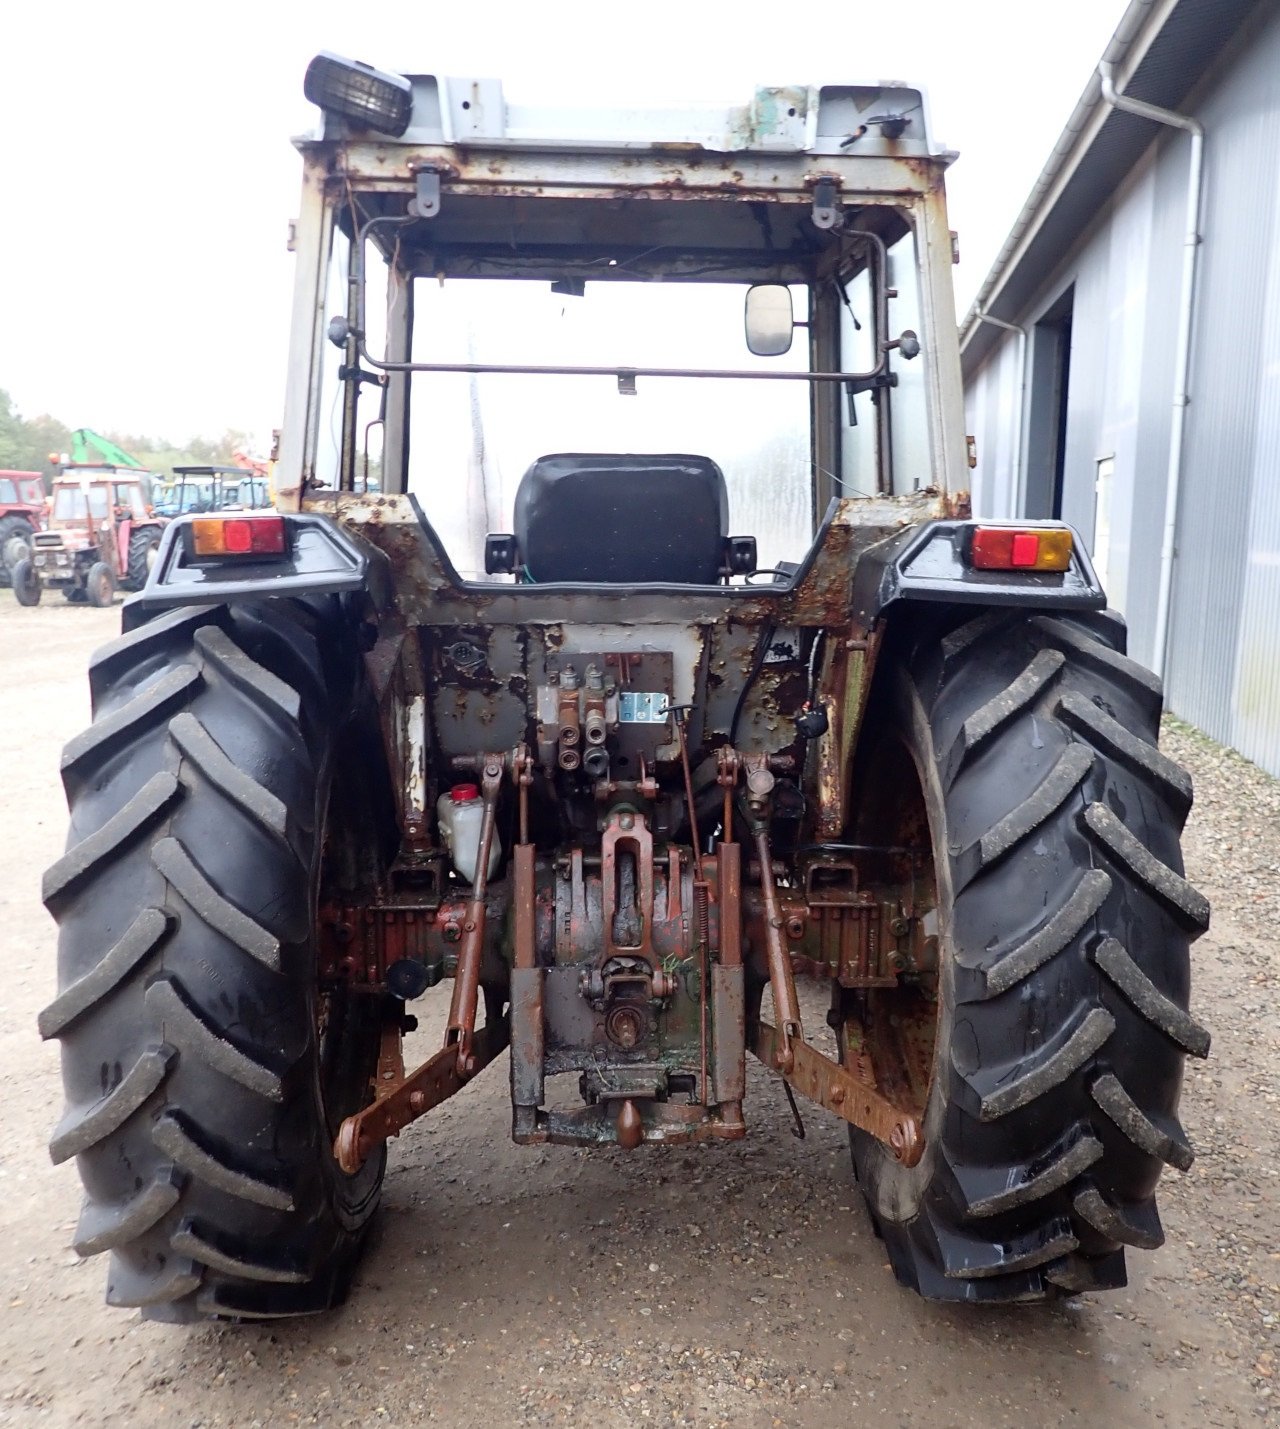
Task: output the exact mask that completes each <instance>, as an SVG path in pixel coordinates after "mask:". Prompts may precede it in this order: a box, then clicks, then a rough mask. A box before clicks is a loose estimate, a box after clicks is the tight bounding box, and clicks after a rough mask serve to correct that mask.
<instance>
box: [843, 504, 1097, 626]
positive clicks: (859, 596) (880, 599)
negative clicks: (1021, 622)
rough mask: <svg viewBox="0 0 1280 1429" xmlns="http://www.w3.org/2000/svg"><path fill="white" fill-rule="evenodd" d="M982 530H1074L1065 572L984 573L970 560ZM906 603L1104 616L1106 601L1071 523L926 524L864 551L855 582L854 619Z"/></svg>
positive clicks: (864, 618)
mask: <svg viewBox="0 0 1280 1429" xmlns="http://www.w3.org/2000/svg"><path fill="white" fill-rule="evenodd" d="M978 526H983V527H990V526H1014V527H1018V528H1020V529H1027V528H1032V527H1034V528H1035V529H1036V530H1047V529H1051V530H1071V535H1072V543H1071V564H1070V565H1069V566H1068V567H1067V569H1066V570H1065V571H1007V572H1006V571H980V570H975V569H974V568H973V567H972V566H971V565H970V564H969V563H968V562H967V561H966V559H965V556H964V552H965V551H966V549H967V547H968V542H969V540H970V533H971V532H972V531H973V530H974V529H975V528H976V527H978ZM903 601H934V602H938V601H941V602H944V603H947V604H960V605H986V606H1000V605H1003V606H1024V607H1026V608H1028V609H1031V610H1037V611H1045V610H1103V609H1105V608H1106V604H1107V596H1106V592H1105V591H1104V590H1103V589H1102V585H1101V583H1100V582H1099V580H1098V577H1097V575H1096V573H1095V572H1094V569H1093V563H1092V562H1091V561H1090V559H1089V553H1088V551H1086V550H1085V547H1084V543H1083V542H1082V541H1081V539H1080V537H1079V535H1078V533H1077V532H1075V531H1074V530H1072V528H1070V527H1069V526H1067V524H1066V522H1064V521H1040V520H1035V521H1031V520H1024V521H950V520H944V521H927V522H925V523H924V524H923V525H920V526H912V527H910V528H908V529H907V530H905V531H903V532H902V533H901V534H899V535H897V536H893V537H891V538H890V539H889V540H887V541H881V542H879V543H878V544H877V545H875V546H872V547H870V548H869V549H868V550H867V551H865V552H864V553H863V555H862V556H861V558H860V559H859V561H858V566H857V570H856V572H855V573H854V581H853V608H854V617H855V619H858V620H861V621H863V622H864V623H866V624H868V625H870V624H871V623H872V622H873V621H874V620H875V619H876V618H877V617H878V616H879V615H881V614H882V613H883V612H884V611H885V610H887V609H888V608H889V607H890V606H893V605H897V604H899V603H900V602H903Z"/></svg>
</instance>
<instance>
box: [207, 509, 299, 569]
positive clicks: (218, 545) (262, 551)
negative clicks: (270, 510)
mask: <svg viewBox="0 0 1280 1429" xmlns="http://www.w3.org/2000/svg"><path fill="white" fill-rule="evenodd" d="M284 549H285V545H284V517H283V516H214V517H197V518H196V519H195V520H194V521H192V523H191V552H192V555H194V556H195V557H196V558H197V559H199V558H200V557H205V558H207V557H210V556H282V555H284Z"/></svg>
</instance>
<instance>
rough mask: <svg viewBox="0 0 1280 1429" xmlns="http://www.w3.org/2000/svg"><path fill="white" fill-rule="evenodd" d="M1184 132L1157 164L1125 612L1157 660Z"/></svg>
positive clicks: (1139, 656) (1132, 635) (1133, 646)
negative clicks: (1157, 608)
mask: <svg viewBox="0 0 1280 1429" xmlns="http://www.w3.org/2000/svg"><path fill="white" fill-rule="evenodd" d="M1189 158H1190V144H1189V143H1188V141H1187V138H1186V137H1185V136H1184V135H1180V134H1167V135H1166V137H1165V141H1164V143H1163V144H1162V145H1161V148H1160V151H1159V158H1158V160H1157V162H1156V164H1155V166H1154V169H1153V172H1152V201H1151V241H1150V243H1149V245H1148V253H1149V255H1150V270H1149V272H1148V274H1147V285H1146V286H1147V304H1146V312H1145V314H1144V331H1143V336H1142V377H1141V390H1140V392H1139V394H1138V428H1137V440H1136V442H1135V444H1134V469H1133V516H1132V521H1131V527H1130V541H1129V564H1128V578H1127V582H1126V585H1127V589H1126V600H1125V608H1124V613H1125V619H1126V620H1127V621H1128V622H1129V650H1130V652H1131V653H1132V655H1133V657H1134V659H1135V660H1141V661H1142V662H1143V664H1145V665H1151V664H1153V663H1154V650H1153V642H1154V640H1155V626H1156V604H1157V590H1158V587H1159V582H1160V542H1161V536H1162V532H1163V529H1164V501H1165V482H1166V479H1167V477H1168V472H1169V439H1170V435H1171V432H1172V417H1173V405H1172V402H1173V359H1174V356H1175V353H1174V348H1175V346H1176V343H1177V333H1178V304H1177V299H1176V297H1171V296H1170V295H1176V294H1177V292H1178V289H1179V284H1180V282H1181V277H1182V238H1183V233H1184V231H1185V228H1186V201H1187V162H1188V160H1189Z"/></svg>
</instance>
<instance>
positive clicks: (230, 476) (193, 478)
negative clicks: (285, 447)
mask: <svg viewBox="0 0 1280 1429" xmlns="http://www.w3.org/2000/svg"><path fill="white" fill-rule="evenodd" d="M258 465H259V466H261V467H262V470H261V471H255V470H254V469H253V468H252V467H246V466H175V467H174V469H173V475H174V480H173V481H172V482H171V483H168V484H166V485H165V486H164V487H163V488H161V489H160V490H158V491H157V492H155V493H154V494H155V498H156V499H155V501H154V503H153V508H152V509H153V510H154V511H155V513H156V515H158V516H168V517H174V516H188V515H195V514H200V513H205V512H209V511H240V510H249V511H252V510H257V509H258V508H259V507H264V506H270V505H271V485H270V481H269V479H268V477H267V475H266V474H265V471H266V468H265V464H264V463H259V464H258Z"/></svg>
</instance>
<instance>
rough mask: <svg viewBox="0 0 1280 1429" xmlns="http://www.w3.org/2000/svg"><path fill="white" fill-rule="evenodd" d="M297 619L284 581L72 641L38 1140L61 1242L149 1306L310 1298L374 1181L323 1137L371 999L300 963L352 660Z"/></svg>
mask: <svg viewBox="0 0 1280 1429" xmlns="http://www.w3.org/2000/svg"><path fill="white" fill-rule="evenodd" d="M320 634H321V626H320V624H319V623H318V621H317V619H316V617H315V615H314V614H313V613H312V612H311V611H309V610H307V609H305V608H303V607H301V606H298V605H295V604H292V603H289V602H283V601H269V602H264V603H262V604H261V605H260V606H258V607H246V608H236V609H229V608H227V607H225V606H218V607H203V608H200V609H195V610H182V611H174V612H170V613H168V614H165V615H162V616H160V617H159V618H157V619H156V620H154V621H152V622H151V623H150V624H147V625H144V626H142V627H141V628H140V629H138V630H136V631H134V632H133V633H131V634H128V635H125V636H123V637H122V638H121V639H119V640H117V641H116V642H115V643H114V644H112V645H108V646H107V647H105V649H103V650H101V651H100V652H99V653H98V654H97V655H96V656H95V658H94V660H93V663H92V666H91V671H90V683H91V690H92V696H93V706H94V719H93V723H92V725H91V726H90V728H89V729H88V730H86V731H85V732H84V733H83V734H82V735H80V736H78V737H77V738H76V739H74V740H72V741H71V743H70V744H69V745H68V746H67V748H66V750H65V752H64V755H63V762H62V774H63V782H64V784H65V786H66V790H67V797H68V802H69V804H70V808H71V832H70V836H69V839H68V849H67V853H66V854H65V855H64V856H63V858H62V859H60V860H59V862H58V863H56V864H55V865H54V866H53V867H52V868H51V869H50V870H49V871H48V873H47V874H46V875H45V882H44V896H45V902H46V903H47V905H48V906H49V908H50V910H51V911H52V913H53V915H54V917H55V918H56V919H57V921H58V924H59V940H58V987H59V993H58V997H57V999H56V1000H55V1001H54V1002H53V1003H52V1004H51V1005H50V1006H49V1007H48V1008H46V1010H45V1011H44V1013H43V1014H42V1015H41V1018H40V1031H41V1033H42V1035H44V1036H45V1037H58V1038H60V1039H61V1042H62V1067H63V1082H64V1087H65V1092H66V1103H67V1106H66V1113H65V1115H64V1117H63V1119H62V1121H61V1122H60V1123H59V1125H58V1127H57V1128H56V1130H55V1132H54V1134H53V1139H52V1143H51V1152H52V1155H53V1159H54V1160H55V1161H59V1162H60V1161H64V1160H67V1159H68V1158H70V1157H72V1156H74V1157H76V1158H77V1162H78V1166H79V1171H80V1176H81V1179H82V1181H83V1183H84V1188H85V1204H84V1211H83V1214H82V1215H81V1218H80V1223H79V1226H78V1227H77V1230H76V1233H75V1237H74V1242H73V1243H74V1246H75V1248H76V1250H77V1251H79V1252H80V1253H81V1254H82V1255H92V1254H96V1253H98V1252H101V1251H107V1252H109V1253H110V1256H111V1264H110V1270H109V1272H108V1278H107V1300H108V1302H109V1303H110V1304H113V1305H122V1306H140V1307H141V1308H142V1310H143V1313H144V1315H147V1316H149V1317H152V1318H157V1319H168V1320H188V1319H194V1318H199V1317H203V1316H235V1317H254V1316H280V1315H291V1314H301V1313H307V1312H311V1311H319V1310H323V1309H325V1308H327V1307H328V1306H330V1305H332V1304H333V1303H335V1302H336V1301H337V1300H338V1299H340V1298H341V1296H342V1294H343V1293H344V1291H345V1287H346V1284H347V1280H348V1277H349V1275H350V1273H351V1270H352V1268H353V1266H354V1263H355V1259H356V1255H357V1252H358V1249H359V1246H360V1242H361V1237H362V1234H363V1232H364V1229H365V1227H366V1226H367V1224H368V1222H369V1218H370V1216H371V1215H372V1214H373V1211H374V1208H375V1206H376V1204H377V1201H378V1196H379V1190H380V1187H381V1182H382V1174H383V1166H384V1158H383V1156H382V1154H381V1153H379V1154H378V1155H376V1156H374V1157H372V1158H371V1159H370V1160H369V1162H368V1163H366V1165H365V1166H364V1167H363V1168H362V1170H361V1171H360V1172H359V1173H357V1174H356V1175H354V1176H347V1175H345V1174H344V1173H343V1172H342V1171H341V1170H340V1169H339V1168H338V1165H337V1163H336V1161H335V1160H334V1158H333V1155H332V1151H331V1147H332V1141H333V1136H334V1134H335V1132H336V1129H337V1126H338V1125H339V1123H340V1122H341V1120H342V1118H343V1117H344V1116H346V1115H349V1114H350V1113H351V1112H353V1111H355V1110H358V1109H359V1107H360V1106H362V1105H363V1104H364V1102H365V1101H366V1100H367V1098H368V1096H369V1094H370V1085H371V1078H372V1076H373V1073H374V1070H375V1068H376V1061H377V1052H378V1042H379V1034H380V1027H381V1018H382V1008H381V1007H380V1005H379V1004H378V1003H377V1002H376V1000H375V999H373V998H370V997H368V996H366V997H360V996H358V995H343V994H342V993H341V991H340V990H339V991H330V992H329V993H328V994H327V995H325V996H324V997H322V996H321V995H320V992H319V989H318V987H317V983H316V949H315V943H314V926H315V909H316V900H317V893H318V888H319V885H320V882H321V877H322V872H323V870H322V863H323V862H324V861H325V860H326V857H327V854H326V850H327V848H328V847H329V846H330V845H341V843H342V837H343V834H344V831H345V830H346V829H348V828H349V827H352V825H351V824H350V821H349V818H348V809H347V807H345V805H341V804H340V798H341V796H340V794H339V790H340V789H345V785H344V784H343V782H342V776H341V774H340V773H335V770H336V769H339V768H340V766H341V763H342V759H341V754H342V740H343V731H344V728H345V721H346V719H347V717H348V715H349V713H350V709H351V701H352V695H353V690H354V689H355V688H356V678H355V671H356V668H357V667H356V664H355V662H354V660H346V661H344V659H343V658H341V657H339V658H336V659H335V657H334V654H333V652H334V650H335V648H339V649H340V648H341V647H342V646H343V645H344V643H345V642H344V641H342V640H340V639H334V638H332V637H331V636H328V635H327V636H326V639H325V640H324V642H323V645H322V643H321V641H320V638H319V637H320ZM359 782H360V783H361V784H368V783H369V782H370V781H368V780H367V779H366V778H364V776H363V775H362V776H361V779H360V781H359ZM327 818H328V819H329V822H330V824H331V825H332V826H334V827H332V828H331V829H330V831H329V834H328V836H327V835H326V819H327Z"/></svg>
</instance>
